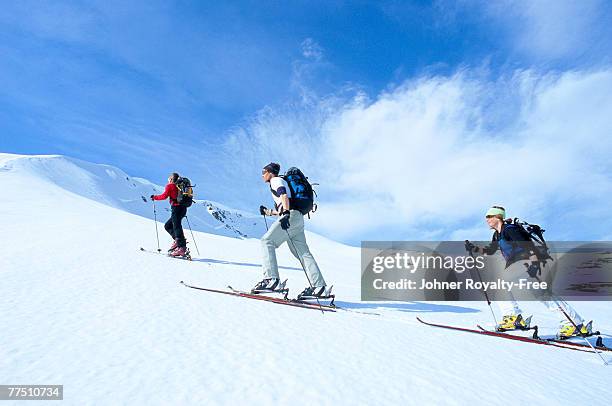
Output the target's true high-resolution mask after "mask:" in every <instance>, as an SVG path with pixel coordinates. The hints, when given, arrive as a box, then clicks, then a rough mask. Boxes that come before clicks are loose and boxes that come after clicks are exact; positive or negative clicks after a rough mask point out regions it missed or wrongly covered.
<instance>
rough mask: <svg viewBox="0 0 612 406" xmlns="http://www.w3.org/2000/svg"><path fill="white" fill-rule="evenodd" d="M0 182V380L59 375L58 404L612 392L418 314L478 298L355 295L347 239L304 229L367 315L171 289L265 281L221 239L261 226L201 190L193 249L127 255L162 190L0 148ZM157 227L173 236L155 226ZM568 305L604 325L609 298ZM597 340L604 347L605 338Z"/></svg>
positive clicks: (416, 399)
mask: <svg viewBox="0 0 612 406" xmlns="http://www.w3.org/2000/svg"><path fill="white" fill-rule="evenodd" d="M0 186H1V188H2V190H3V191H4V196H3V197H2V199H1V200H0V224H1V225H2V233H1V234H0V244H1V246H2V248H3V254H2V256H0V314H1V315H2V324H1V326H2V328H1V333H0V365H1V368H0V384H63V385H64V403H66V404H71V405H88V404H91V405H100V404H108V405H116V404H126V405H127V404H129V405H136V404H139V405H140V404H142V405H157V404H160V405H161V404H164V405H170V404H171V405H183V404H194V405H196V404H197V405H209V404H342V405H344V404H351V405H352V404H366V405H372V404H402V405H405V404H407V405H411V404H415V405H416V404H466V403H473V404H474V403H475V404H491V403H501V404H524V403H527V402H528V403H530V404H538V405H540V404H546V405H548V404H550V405H553V404H608V403H609V400H610V399H611V398H612V389H611V387H610V382H611V380H612V369H610V367H604V366H603V365H602V363H601V361H600V360H599V359H598V358H597V356H595V355H594V354H587V353H581V352H574V351H567V350H562V349H555V348H547V347H542V346H537V345H531V344H525V343H520V342H513V341H506V340H500V339H496V338H491V337H481V336H474V335H468V334H463V333H456V332H452V331H445V330H436V329H433V328H429V327H427V326H423V325H420V324H418V323H417V322H416V321H415V316H417V315H419V316H422V317H423V318H426V319H428V320H432V321H438V322H447V323H452V324H457V325H465V326H472V325H474V324H475V323H476V322H480V323H482V322H484V323H486V322H487V321H488V320H489V318H490V315H489V313H488V309H487V307H486V304H483V303H363V302H360V300H359V298H360V267H359V262H360V256H359V250H358V249H357V248H353V247H348V246H345V245H342V244H339V243H336V242H333V241H330V240H328V239H326V238H323V237H321V236H318V235H316V234H313V233H307V238H308V239H309V243H310V245H311V248H312V251H313V253H314V255H315V257H316V259H317V261H318V262H319V264H320V266H321V268H322V270H323V273H324V275H325V277H326V279H327V280H328V282H330V283H333V284H334V286H335V288H334V290H335V291H336V294H337V296H338V300H337V302H338V303H339V304H341V305H343V306H345V307H349V308H353V309H359V310H361V311H375V312H376V313H379V314H380V316H375V315H364V314H355V313H346V312H338V313H334V314H322V313H320V312H318V311H312V310H304V309H298V308H292V307H289V306H278V305H274V304H270V303H265V302H258V301H253V300H248V299H242V298H235V297H229V296H224V295H216V294H212V293H210V294H209V293H206V292H200V291H195V290H191V289H187V288H185V287H183V286H181V285H180V284H179V281H181V280H185V281H188V282H191V283H193V284H196V285H201V286H207V287H211V288H217V289H224V288H225V286H226V285H228V284H232V285H233V286H235V287H240V288H249V287H250V286H252V285H253V284H254V283H255V282H256V281H258V280H259V279H260V278H261V270H260V244H259V240H257V239H256V238H235V237H236V236H243V235H246V236H248V237H251V236H258V235H259V234H261V232H263V230H264V229H265V227H264V226H263V225H262V224H261V223H257V222H258V221H259V219H258V218H257V216H251V215H248V214H246V213H240V215H241V216H242V217H238V212H236V211H233V210H231V209H225V208H223V210H226V211H225V212H224V215H225V217H226V218H227V217H230V218H233V219H234V220H236V222H235V223H230V225H229V226H230V227H232V229H229V228H226V227H225V226H226V225H227V224H228V223H221V222H219V221H218V220H217V219H215V217H214V216H211V214H210V212H209V211H208V210H207V208H206V207H204V206H205V204H204V203H199V204H198V205H197V206H196V207H195V208H193V209H192V210H191V211H190V220H191V221H192V227H194V229H195V230H198V231H195V230H194V231H195V237H196V239H197V243H198V246H199V248H200V255H195V256H194V260H193V261H192V262H188V261H181V260H176V259H170V258H167V257H164V256H161V255H155V254H150V253H143V252H140V251H139V250H138V248H139V247H140V246H145V247H148V248H153V247H154V245H155V234H154V228H153V224H152V221H151V220H150V218H151V217H152V211H151V208H152V207H151V203H150V202H148V201H145V200H148V199H147V198H146V196H148V195H150V194H151V193H153V191H154V190H155V191H156V192H159V191H160V190H161V188H160V187H159V186H156V185H154V184H152V183H150V182H148V181H146V180H143V179H137V178H133V177H130V176H129V175H127V174H125V173H124V172H122V171H121V170H119V169H117V168H114V167H110V166H105V165H97V164H90V163H87V162H82V161H78V160H75V159H71V158H66V157H59V156H16V155H9V154H1V155H0ZM142 196H144V197H145V198H144V199H143V198H142ZM210 204H211V205H212V206H213V207H214V209H213V211H215V210H218V209H219V208H222V206H221V205H218V204H216V203H212V202H211V203H210ZM159 207H162V206H159ZM160 220H162V221H164V220H165V218H162V219H160ZM224 221H225V219H224ZM251 222H252V223H251ZM249 227H251V228H249ZM160 237H161V239H162V244H163V245H164V246H165V245H169V243H170V238H169V237H168V236H167V235H166V234H165V232H163V229H162V228H161V224H160ZM188 239H191V236H190V235H188ZM192 251H194V250H193V248H192ZM193 253H194V254H195V252H193ZM279 262H280V264H281V266H282V269H281V272H282V276H284V277H286V278H289V282H288V286H289V288H290V290H291V292H293V293H296V292H297V291H299V290H301V289H302V288H303V287H304V286H305V285H306V283H307V282H306V279H305V277H304V274H303V272H302V270H301V269H300V268H299V263H298V262H297V261H296V260H295V259H294V258H293V257H292V256H291V254H290V253H289V251H288V249H287V248H286V247H282V248H281V249H280V250H279ZM526 307H527V310H529V311H531V312H533V314H534V315H535V316H534V320H535V319H537V323H538V324H539V325H540V326H541V333H544V334H545V333H552V332H553V331H554V330H555V327H556V324H557V316H556V315H555V314H551V313H548V312H546V311H545V310H544V309H543V307H542V306H541V305H539V304H538V303H535V304H531V305H529V306H526ZM576 307H577V308H578V309H579V310H580V311H581V313H582V314H583V315H584V316H585V317H589V318H593V319H594V320H595V327H596V328H597V329H599V330H601V331H606V332H612V316H611V315H610V304H609V303H606V302H594V303H585V302H582V303H576ZM605 341H606V343H607V344H608V345H612V340H610V338H609V336H606V337H605ZM608 358H610V356H608Z"/></svg>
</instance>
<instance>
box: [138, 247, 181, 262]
mask: <svg viewBox="0 0 612 406" xmlns="http://www.w3.org/2000/svg"><path fill="white" fill-rule="evenodd" d="M140 251H142V252H148V253H150V254H158V255H163V256H164V257H168V258H175V259H182V260H185V261H191V254H189V253H188V254H187V255H185V256H182V257H173V256H172V255H169V254H166V253H164V252H163V251H157V250H155V251H152V250H148V249H146V248H143V247H140Z"/></svg>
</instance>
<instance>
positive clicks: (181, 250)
mask: <svg viewBox="0 0 612 406" xmlns="http://www.w3.org/2000/svg"><path fill="white" fill-rule="evenodd" d="M178 178H179V174H178V173H176V172H174V173H171V174H170V176H168V184H167V185H166V188H165V189H164V193H162V194H161V195H151V200H166V199H168V198H169V199H170V207H171V209H172V214H171V215H170V218H169V219H168V221H166V224H165V225H164V228H165V229H166V231H167V232H168V234H170V236H171V237H172V239H173V240H174V242H173V243H172V246H171V247H170V249H169V250H168V255H170V256H173V257H182V256H186V255H187V254H188V250H187V241H186V240H185V234H184V233H183V225H182V223H181V222H182V220H183V217H185V216H186V215H187V207H185V206H183V205H181V204H179V202H178V201H177V200H176V199H177V197H178V192H179V190H178V187H177V186H176V181H177V180H178Z"/></svg>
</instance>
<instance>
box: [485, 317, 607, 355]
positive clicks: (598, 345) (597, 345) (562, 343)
mask: <svg viewBox="0 0 612 406" xmlns="http://www.w3.org/2000/svg"><path fill="white" fill-rule="evenodd" d="M476 327H478V328H479V329H480V330H482V331H487V332H490V333H492V331H490V330H487V329H485V328H484V327H482V326H480V325H478V324H477V325H476ZM508 335H509V334H508ZM593 335H596V334H593ZM593 335H590V336H588V337H592V336H593ZM572 338H580V337H579V336H576V337H572ZM539 340H542V341H547V342H549V343H551V344H556V345H560V346H566V345H569V346H572V347H576V348H587V349H589V350H590V349H591V346H590V345H588V344H582V343H576V342H573V341H569V339H565V340H559V339H558V338H543V337H541V338H539ZM593 347H595V349H597V350H602V351H611V352H612V348H610V347H606V346H605V345H604V344H603V339H602V338H601V337H597V341H596V342H595V344H594V345H593ZM589 352H593V351H589Z"/></svg>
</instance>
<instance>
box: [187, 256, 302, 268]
mask: <svg viewBox="0 0 612 406" xmlns="http://www.w3.org/2000/svg"><path fill="white" fill-rule="evenodd" d="M191 260H192V261H194V262H208V263H209V264H222V265H236V266H250V267H255V268H261V264H252V263H249V262H232V261H224V260H222V259H213V258H192V259H191ZM278 268H279V269H288V270H291V271H301V270H302V268H294V267H292V266H281V265H279V266H278Z"/></svg>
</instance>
